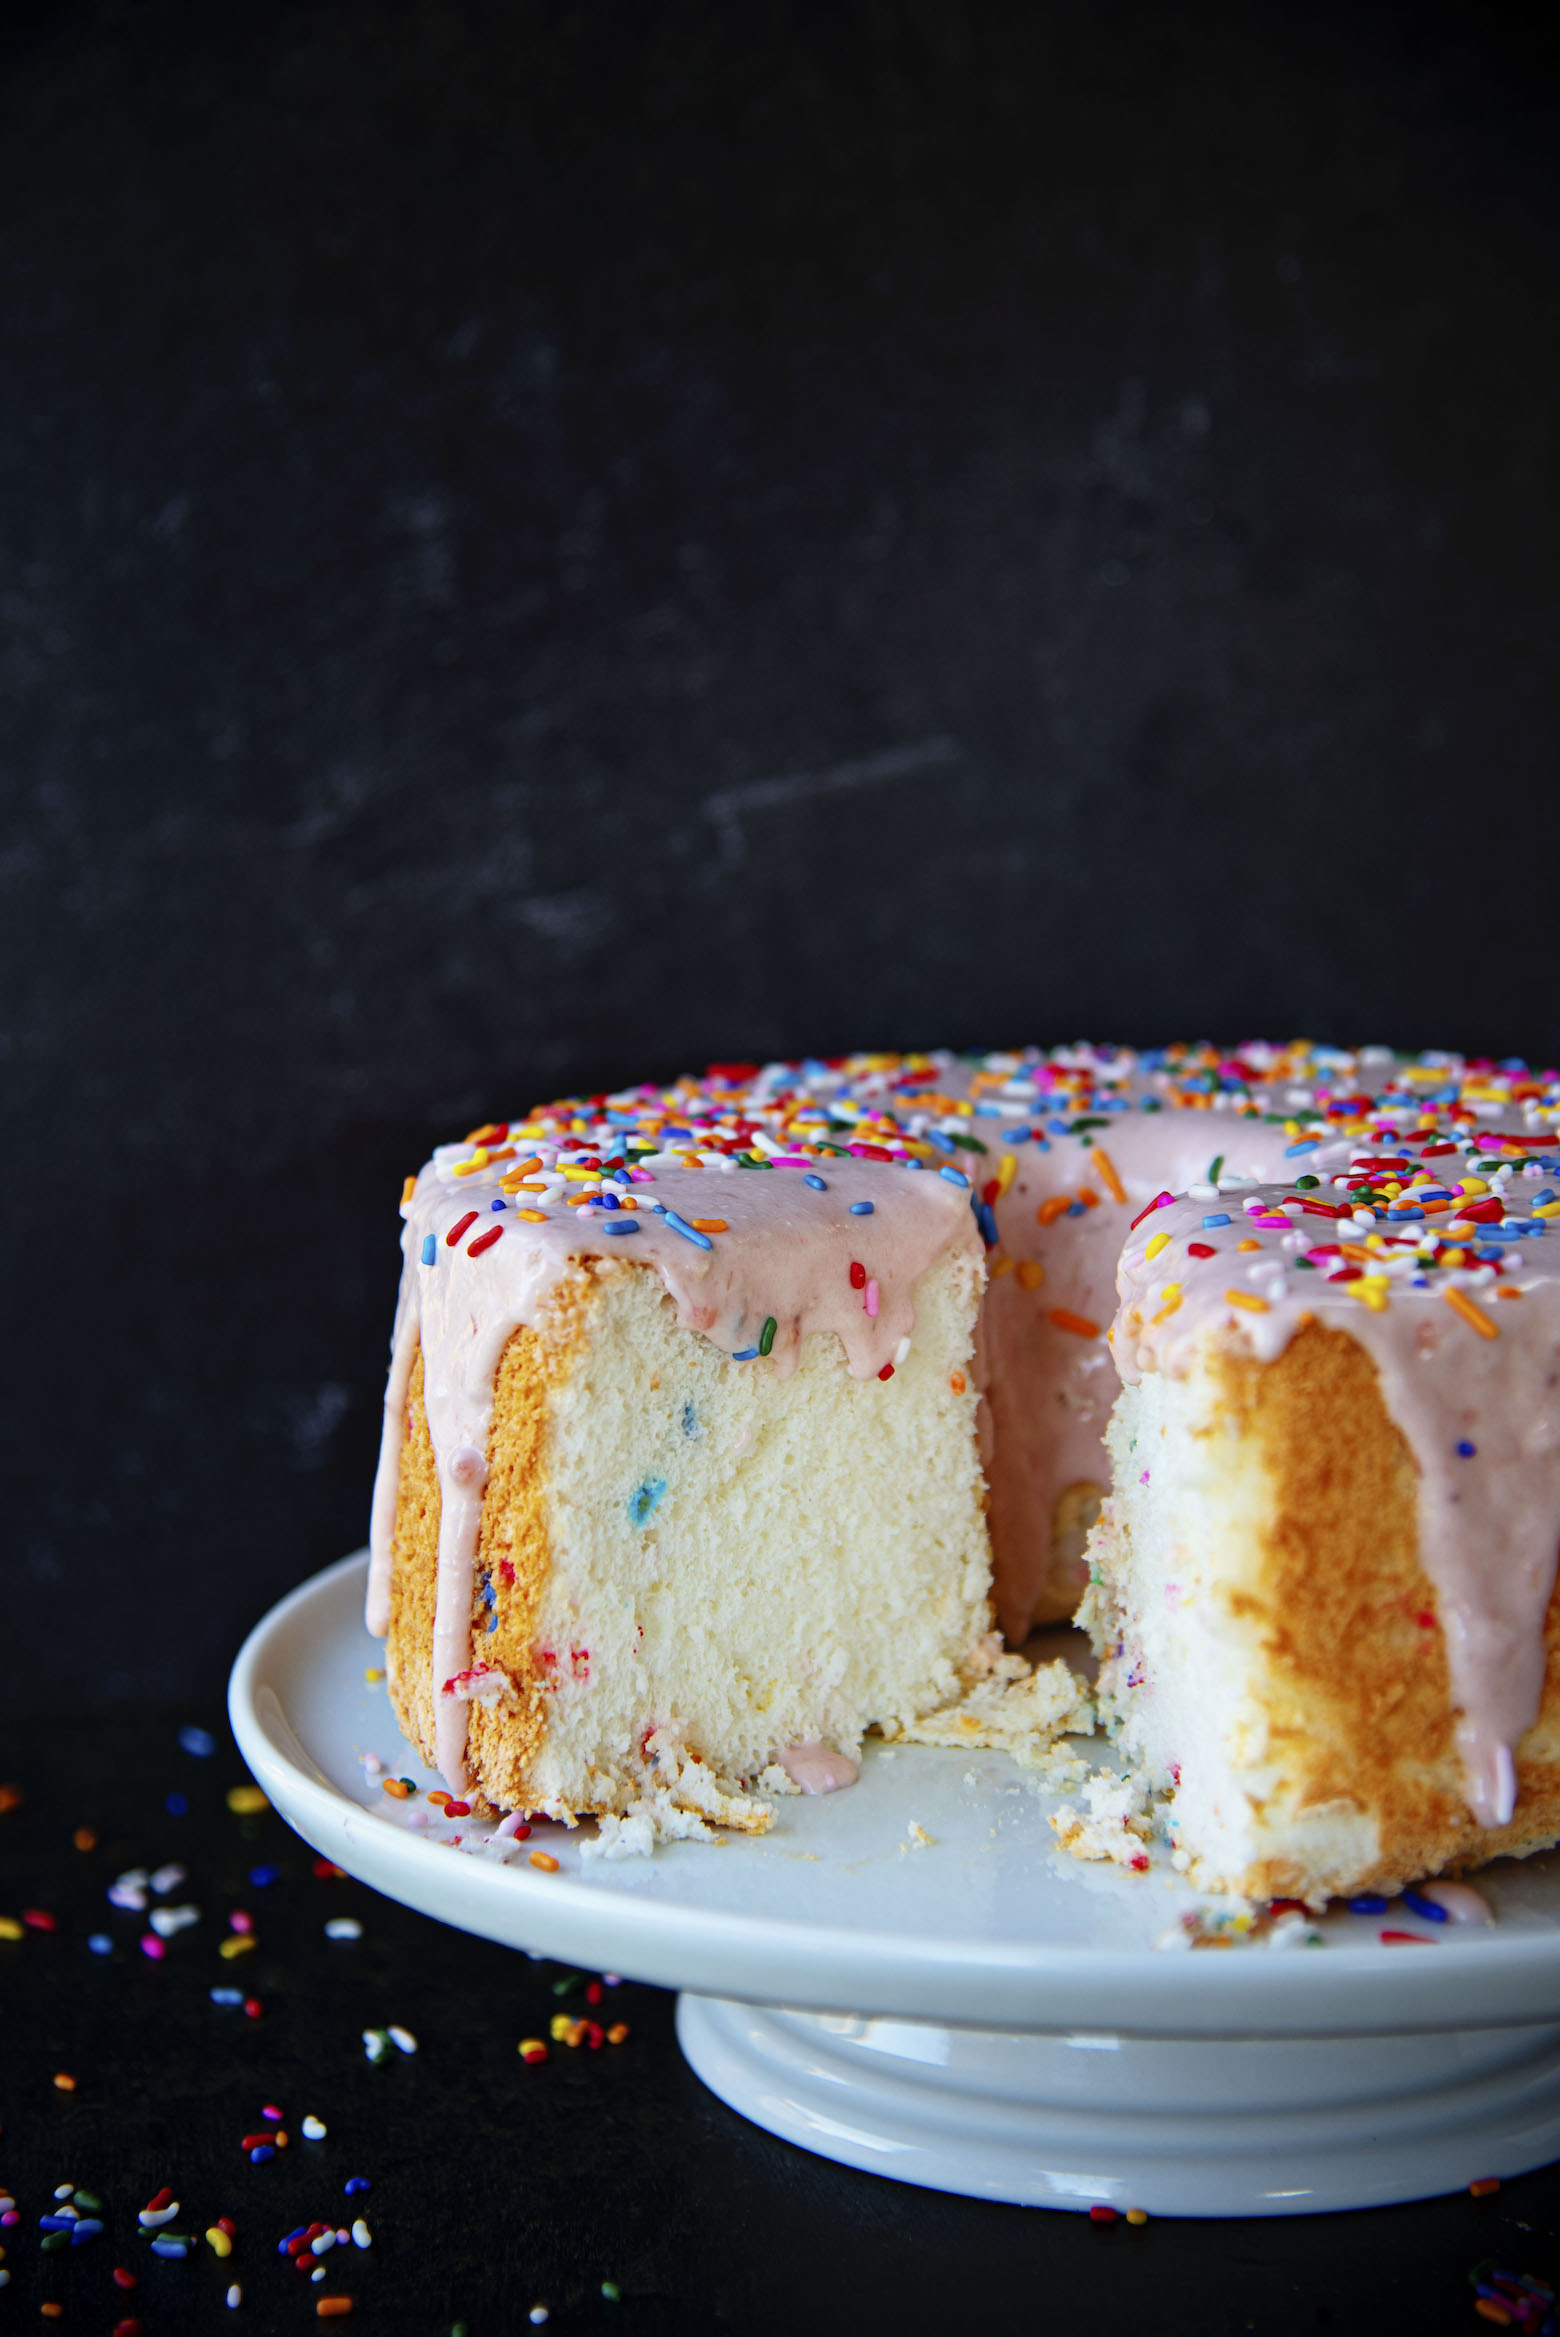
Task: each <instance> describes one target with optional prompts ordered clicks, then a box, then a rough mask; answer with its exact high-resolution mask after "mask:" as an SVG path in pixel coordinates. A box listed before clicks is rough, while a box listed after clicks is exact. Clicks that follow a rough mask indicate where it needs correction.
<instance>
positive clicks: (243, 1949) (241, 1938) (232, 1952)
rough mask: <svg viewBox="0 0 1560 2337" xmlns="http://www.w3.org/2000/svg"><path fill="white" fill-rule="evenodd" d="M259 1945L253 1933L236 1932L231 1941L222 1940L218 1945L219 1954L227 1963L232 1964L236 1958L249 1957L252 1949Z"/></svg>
mask: <svg viewBox="0 0 1560 2337" xmlns="http://www.w3.org/2000/svg"><path fill="white" fill-rule="evenodd" d="M258 1945H259V1942H258V1941H257V1940H256V1938H255V1935H254V1933H253V1932H252V1931H240V1932H235V1933H234V1935H233V1937H232V1938H231V1939H224V1940H222V1941H221V1942H220V1943H219V1945H218V1948H217V1953H218V1955H219V1956H221V1957H222V1958H223V1959H224V1961H225V1962H227V1963H231V1962H232V1961H233V1958H234V1957H235V1956H247V1955H248V1953H249V1951H250V1949H251V1948H252V1947H257V1946H258Z"/></svg>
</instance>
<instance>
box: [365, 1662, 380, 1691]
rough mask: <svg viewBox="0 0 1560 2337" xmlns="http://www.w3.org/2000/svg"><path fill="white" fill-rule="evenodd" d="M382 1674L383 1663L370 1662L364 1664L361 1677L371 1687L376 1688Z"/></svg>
mask: <svg viewBox="0 0 1560 2337" xmlns="http://www.w3.org/2000/svg"><path fill="white" fill-rule="evenodd" d="M384 1676H385V1670H384V1665H383V1664H377V1663H371V1664H367V1665H365V1667H364V1670H363V1677H364V1679H365V1680H366V1681H367V1682H368V1684H369V1686H370V1687H371V1688H377V1687H378V1685H379V1683H380V1681H381V1680H382V1679H383V1678H384Z"/></svg>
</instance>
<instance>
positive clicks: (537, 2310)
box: [531, 2305, 552, 2329]
mask: <svg viewBox="0 0 1560 2337" xmlns="http://www.w3.org/2000/svg"><path fill="white" fill-rule="evenodd" d="M551 2319H552V2315H551V2313H549V2311H548V2310H547V2307H546V2306H545V2305H533V2306H532V2307H531V2326H532V2328H533V2329H539V2328H540V2327H541V2325H542V2323H543V2322H544V2321H550V2320H551Z"/></svg>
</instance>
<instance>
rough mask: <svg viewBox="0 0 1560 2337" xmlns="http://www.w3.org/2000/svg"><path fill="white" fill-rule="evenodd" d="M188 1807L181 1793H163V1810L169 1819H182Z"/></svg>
mask: <svg viewBox="0 0 1560 2337" xmlns="http://www.w3.org/2000/svg"><path fill="white" fill-rule="evenodd" d="M189 1806H190V1805H189V1803H188V1801H187V1800H186V1799H185V1797H184V1795H183V1794H182V1793H165V1794H164V1795H163V1808H164V1809H165V1810H166V1811H167V1813H168V1815H169V1817H170V1818H182V1817H184V1816H185V1815H186V1814H187V1813H188V1810H189Z"/></svg>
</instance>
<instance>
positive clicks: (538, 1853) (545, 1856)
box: [531, 1850, 558, 1874]
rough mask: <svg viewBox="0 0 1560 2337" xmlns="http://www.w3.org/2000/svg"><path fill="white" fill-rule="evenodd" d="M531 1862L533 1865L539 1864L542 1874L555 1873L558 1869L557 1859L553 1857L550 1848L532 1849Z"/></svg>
mask: <svg viewBox="0 0 1560 2337" xmlns="http://www.w3.org/2000/svg"><path fill="white" fill-rule="evenodd" d="M531 1864H532V1865H533V1866H539V1867H540V1868H541V1870H542V1872H543V1874H556V1873H557V1871H558V1861H557V1860H556V1858H554V1857H553V1855H552V1852H551V1851H550V1850H533V1851H532V1853H531Z"/></svg>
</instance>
